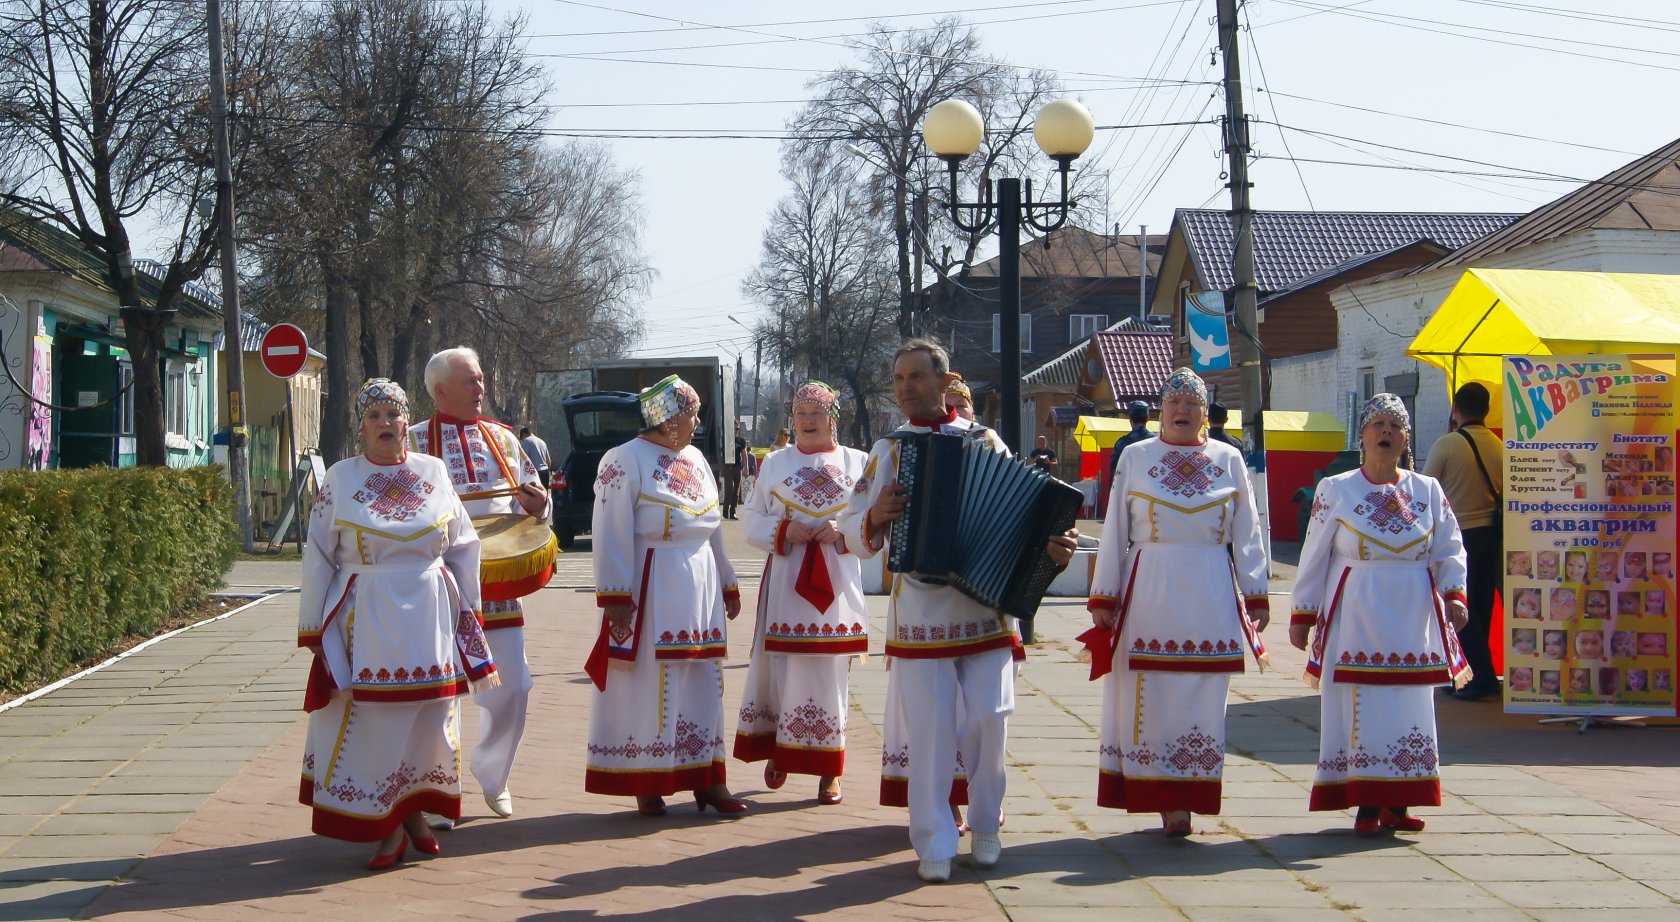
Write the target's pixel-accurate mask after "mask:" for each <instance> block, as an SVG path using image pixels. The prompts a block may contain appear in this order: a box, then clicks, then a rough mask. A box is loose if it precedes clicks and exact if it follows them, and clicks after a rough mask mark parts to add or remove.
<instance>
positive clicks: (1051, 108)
mask: <svg viewBox="0 0 1680 922" xmlns="http://www.w3.org/2000/svg"><path fill="white" fill-rule="evenodd" d="M1093 131H1094V130H1093V127H1092V124H1091V113H1089V112H1087V111H1085V107H1084V106H1082V105H1080V104H1079V103H1077V102H1074V101H1073V100H1071V99H1058V100H1056V101H1055V102H1053V103H1050V104H1049V105H1047V106H1045V107H1044V108H1043V109H1040V110H1039V112H1038V117H1037V118H1036V119H1034V120H1033V140H1034V141H1036V142H1038V146H1039V149H1040V150H1042V151H1044V152H1045V153H1046V154H1048V155H1049V156H1050V159H1052V160H1054V161H1056V166H1057V170H1058V172H1059V173H1060V174H1061V194H1060V196H1059V197H1058V198H1057V199H1056V200H1055V201H1049V202H1035V201H1033V197H1032V180H1030V179H1029V180H1027V181H1026V183H1025V190H1024V193H1023V188H1022V181H1021V180H1019V179H1014V178H1000V179H998V180H997V190H996V192H995V193H994V192H993V190H992V188H991V187H990V186H987V185H982V186H981V187H980V199H979V201H977V202H963V201H961V200H960V199H959V198H958V195H957V167H958V166H959V165H961V164H962V162H963V161H964V160H966V159H968V157H969V155H971V154H973V153H974V152H975V151H976V150H978V149H979V147H980V140H981V138H982V137H983V136H984V134H985V126H984V125H983V124H982V122H981V120H980V112H979V111H978V110H977V109H975V108H974V107H973V106H971V105H969V104H968V103H966V102H963V101H962V100H960V99H947V100H945V101H944V102H942V103H940V104H938V105H936V106H934V107H933V108H932V109H930V110H928V114H927V121H926V122H925V123H923V126H922V140H923V142H924V143H926V144H927V147H928V150H931V151H933V153H934V155H935V156H937V157H938V158H939V159H941V160H943V161H945V166H946V169H947V171H948V172H949V174H950V178H951V221H952V222H953V223H955V224H956V225H957V227H958V228H960V229H962V230H963V231H966V232H968V233H970V234H980V233H985V232H987V231H990V230H992V229H993V228H996V230H997V234H998V286H999V287H998V311H999V315H1000V316H999V327H1000V333H999V337H998V338H999V339H1000V340H1001V342H1000V343H999V344H998V345H999V352H1000V353H1001V354H1000V355H999V364H1000V369H999V372H998V378H999V381H998V388H999V390H1000V392H1001V395H1002V396H1001V399H1002V402H1003V425H1002V427H1001V431H1000V433H999V434H1000V435H1002V436H1003V441H1004V444H1006V445H1008V446H1009V450H1010V451H1013V452H1016V453H1019V452H1020V451H1021V223H1022V222H1023V221H1024V222H1026V223H1027V224H1028V225H1029V226H1031V227H1033V228H1036V229H1037V230H1039V231H1041V232H1043V233H1046V234H1048V233H1050V232H1051V231H1053V230H1055V229H1056V228H1058V227H1061V226H1062V224H1063V223H1064V222H1066V221H1067V216H1068V210H1069V209H1071V208H1072V207H1073V206H1074V203H1073V202H1072V201H1070V200H1069V199H1068V172H1069V170H1070V168H1071V167H1072V165H1073V161H1074V159H1075V158H1077V157H1078V156H1079V155H1080V154H1083V153H1085V150H1086V148H1088V147H1090V146H1091V137H1092V134H1093ZM1039 212H1043V213H1044V215H1045V218H1044V219H1043V220H1040V219H1039V217H1038V213H1039ZM970 215H972V217H970Z"/></svg>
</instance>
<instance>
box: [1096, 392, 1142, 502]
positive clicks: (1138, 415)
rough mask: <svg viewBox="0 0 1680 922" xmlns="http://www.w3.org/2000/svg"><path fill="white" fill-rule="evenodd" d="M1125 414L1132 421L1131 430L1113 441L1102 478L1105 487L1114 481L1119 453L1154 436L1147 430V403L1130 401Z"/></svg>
mask: <svg viewBox="0 0 1680 922" xmlns="http://www.w3.org/2000/svg"><path fill="white" fill-rule="evenodd" d="M1126 416H1127V417H1128V418H1129V419H1131V421H1132V431H1131V432H1128V433H1126V434H1125V435H1123V436H1121V437H1120V438H1119V439H1118V440H1116V441H1115V443H1114V453H1113V454H1111V455H1109V456H1108V477H1107V478H1105V479H1104V480H1103V486H1104V487H1105V488H1106V487H1108V486H1109V485H1110V484H1112V483H1114V468H1115V466H1117V465H1118V464H1119V463H1120V453H1121V452H1123V451H1125V450H1126V446H1128V445H1136V444H1137V443H1138V442H1141V441H1143V440H1144V439H1152V438H1154V436H1153V435H1151V434H1150V432H1149V404H1147V403H1144V402H1143V401H1141V400H1134V401H1132V402H1131V403H1130V404H1129V405H1127V407H1126Z"/></svg>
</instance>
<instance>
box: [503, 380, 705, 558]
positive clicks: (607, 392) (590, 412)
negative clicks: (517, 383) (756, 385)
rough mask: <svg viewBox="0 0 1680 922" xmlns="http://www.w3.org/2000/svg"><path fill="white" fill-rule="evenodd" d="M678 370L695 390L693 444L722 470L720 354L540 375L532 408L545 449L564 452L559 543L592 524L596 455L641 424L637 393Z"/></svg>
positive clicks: (557, 506) (557, 488)
mask: <svg viewBox="0 0 1680 922" xmlns="http://www.w3.org/2000/svg"><path fill="white" fill-rule="evenodd" d="M672 374H675V375H680V376H681V377H682V379H683V380H684V381H687V382H688V383H689V384H691V385H693V386H694V389H695V391H696V392H698V393H699V395H700V425H699V427H698V428H696V429H695V431H694V446H695V447H696V448H698V449H700V453H701V454H703V455H705V456H706V463H707V464H710V465H711V467H712V471H713V473H720V472H721V471H722V469H723V464H724V462H726V461H728V460H730V459H729V455H730V454H731V453H733V451H734V445H735V438H734V433H735V426H734V421H735V419H736V418H737V417H736V414H735V397H736V394H735V386H736V385H735V366H733V365H730V364H727V363H725V362H723V361H722V360H721V359H719V358H718V357H717V356H710V355H708V356H697V357H685V358H653V359H612V360H608V361H602V362H597V363H596V364H595V365H594V366H592V367H590V368H587V369H562V370H558V371H547V372H539V373H538V374H537V380H536V387H535V395H534V398H535V399H534V401H533V403H534V407H533V411H534V412H533V415H534V416H535V417H536V423H537V429H538V433H539V434H540V435H542V436H543V437H544V438H545V439H546V440H547V441H548V443H549V454H550V456H551V457H554V458H563V459H565V460H564V461H562V462H561V463H560V465H559V467H557V468H555V470H554V474H553V476H552V477H551V478H550V480H549V491H550V492H551V493H552V494H553V497H554V517H553V519H552V520H551V523H550V524H551V525H552V527H553V529H554V537H555V539H556V540H557V541H559V543H560V546H561V547H562V548H569V547H571V546H572V545H573V543H574V542H575V541H576V540H577V537H578V536H579V535H582V534H586V533H588V531H589V523H590V519H591V517H592V515H593V513H594V502H595V475H596V473H597V469H598V468H599V466H600V464H601V456H602V455H604V454H606V452H607V450H608V449H610V448H612V447H613V446H615V445H620V444H623V443H624V442H626V441H628V440H629V439H631V438H634V437H635V435H636V433H637V432H639V431H641V428H642V422H641V409H640V407H639V406H638V404H637V402H636V393H637V392H638V391H640V390H641V389H642V388H644V387H647V386H648V385H650V384H653V383H655V382H657V381H659V380H660V379H662V378H664V377H665V376H666V375H672Z"/></svg>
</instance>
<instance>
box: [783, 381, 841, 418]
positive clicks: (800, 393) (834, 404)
mask: <svg viewBox="0 0 1680 922" xmlns="http://www.w3.org/2000/svg"><path fill="white" fill-rule="evenodd" d="M793 402H794V404H795V405H798V404H801V403H814V404H816V405H817V406H819V407H822V408H823V409H824V410H825V411H827V412H828V415H830V416H832V417H834V418H835V419H839V418H840V392H839V391H837V390H835V389H834V388H833V387H831V386H829V385H827V384H824V383H823V382H821V381H817V380H811V381H807V382H805V383H804V384H803V385H801V386H800V388H799V390H797V391H794V392H793Z"/></svg>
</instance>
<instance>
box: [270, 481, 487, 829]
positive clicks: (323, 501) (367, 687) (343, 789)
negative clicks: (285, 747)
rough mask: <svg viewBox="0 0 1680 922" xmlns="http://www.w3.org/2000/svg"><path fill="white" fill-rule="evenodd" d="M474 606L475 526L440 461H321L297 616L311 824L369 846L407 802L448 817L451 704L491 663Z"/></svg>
mask: <svg viewBox="0 0 1680 922" xmlns="http://www.w3.org/2000/svg"><path fill="white" fill-rule="evenodd" d="M478 604H479V602H478V536H477V534H476V533H475V532H474V531H473V527H472V523H471V521H470V520H469V519H468V518H467V515H466V510H465V509H464V508H463V507H462V505H461V501H460V500H459V499H458V498H457V497H456V495H455V491H454V490H453V489H452V488H451V487H450V483H449V473H448V471H446V470H445V469H444V466H443V463H442V462H440V461H439V460H437V459H436V458H430V457H426V456H424V455H417V454H412V453H411V454H409V455H408V457H407V459H406V460H404V461H402V462H400V463H398V464H393V465H381V464H376V463H374V462H373V461H370V460H368V459H367V458H366V457H364V456H360V455H358V456H356V457H353V458H347V459H345V460H343V461H340V462H338V463H337V464H335V465H333V466H332V469H331V470H329V471H327V478H326V483H324V484H322V486H321V490H320V493H319V495H318V497H317V499H316V501H315V505H314V507H313V508H312V509H311V510H310V515H309V544H308V548H307V550H306V552H305V554H304V559H303V594H302V598H301V600H300V602H299V613H298V644H299V646H304V647H308V648H310V649H311V650H313V651H315V653H316V659H315V664H314V667H313V669H312V670H311V673H310V681H309V690H308V692H307V694H306V696H305V705H304V706H305V708H306V709H307V710H309V711H310V714H309V730H308V738H307V743H306V747H305V750H304V758H303V781H302V785H301V786H300V788H299V792H298V799H299V800H300V801H301V802H302V803H305V804H308V805H310V806H311V807H312V808H313V813H314V817H313V820H312V827H313V829H314V830H315V832H317V833H319V834H321V835H325V836H331V837H333V838H336V839H346V840H349V841H353V842H376V841H379V840H380V839H383V838H385V836H387V835H389V834H390V833H391V832H392V831H393V830H395V829H396V828H397V826H398V825H399V824H400V823H401V822H402V821H403V818H404V817H406V816H407V815H408V814H410V813H414V812H416V811H420V810H424V811H427V812H430V813H436V814H440V815H442V816H447V817H450V818H456V817H459V816H460V815H461V780H460V775H461V759H460V751H459V749H458V748H457V746H456V743H455V737H454V734H453V733H452V732H451V730H450V723H451V721H452V719H453V715H454V712H455V700H456V697H457V696H458V695H460V694H462V693H464V692H465V691H466V690H467V688H468V684H469V682H473V683H476V682H479V680H484V679H486V677H488V676H490V675H491V674H492V673H494V672H495V670H496V667H495V665H494V663H493V662H492V658H491V655H490V651H489V648H488V647H487V645H486V644H485V640H484V632H483V629H482V627H481V625H480V622H479V615H478V613H477V611H476V609H477V608H478Z"/></svg>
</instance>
